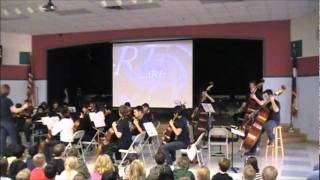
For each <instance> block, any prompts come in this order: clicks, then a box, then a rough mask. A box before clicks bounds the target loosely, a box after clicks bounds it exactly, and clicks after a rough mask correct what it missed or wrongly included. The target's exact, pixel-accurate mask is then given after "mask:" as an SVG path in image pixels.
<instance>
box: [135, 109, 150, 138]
mask: <svg viewBox="0 0 320 180" xmlns="http://www.w3.org/2000/svg"><path fill="white" fill-rule="evenodd" d="M146 122H151V120H150V119H148V117H147V116H146V115H145V114H144V112H143V108H142V106H137V107H135V108H134V109H133V126H132V133H133V135H138V134H139V133H142V132H144V131H145V128H144V126H143V124H144V123H146Z"/></svg>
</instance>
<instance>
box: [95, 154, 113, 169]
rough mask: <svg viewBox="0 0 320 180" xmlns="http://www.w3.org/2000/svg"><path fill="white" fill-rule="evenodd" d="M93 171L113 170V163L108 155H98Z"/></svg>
mask: <svg viewBox="0 0 320 180" xmlns="http://www.w3.org/2000/svg"><path fill="white" fill-rule="evenodd" d="M94 171H96V172H98V173H100V174H103V173H104V172H111V171H113V163H112V160H111V158H110V156H109V155H106V154H103V155H99V156H98V158H97V160H96V162H95V164H94Z"/></svg>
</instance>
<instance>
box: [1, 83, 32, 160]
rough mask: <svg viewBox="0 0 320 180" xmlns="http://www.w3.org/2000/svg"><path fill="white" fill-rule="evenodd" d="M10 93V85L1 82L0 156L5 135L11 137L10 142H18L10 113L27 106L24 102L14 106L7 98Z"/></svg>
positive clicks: (5, 138)
mask: <svg viewBox="0 0 320 180" xmlns="http://www.w3.org/2000/svg"><path fill="white" fill-rule="evenodd" d="M9 93H10V86H9V85H7V84H3V85H2V86H1V87H0V156H1V155H3V154H4V150H5V148H6V147H7V137H8V136H9V137H10V138H11V143H12V144H17V143H18V133H17V130H16V128H15V125H14V122H13V118H12V113H20V112H22V111H23V110H25V109H27V108H28V104H27V103H25V104H24V105H23V106H22V107H20V108H16V107H15V106H14V104H13V102H12V101H11V99H9V98H8V95H9Z"/></svg>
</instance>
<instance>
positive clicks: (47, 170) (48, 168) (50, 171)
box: [44, 163, 57, 179]
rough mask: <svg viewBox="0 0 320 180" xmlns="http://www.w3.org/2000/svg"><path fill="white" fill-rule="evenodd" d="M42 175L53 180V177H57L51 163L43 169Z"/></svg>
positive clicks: (54, 167)
mask: <svg viewBox="0 0 320 180" xmlns="http://www.w3.org/2000/svg"><path fill="white" fill-rule="evenodd" d="M44 175H45V176H46V177H47V178H48V179H55V177H56V175H57V169H56V166H55V165H53V164H51V163H49V164H47V165H46V167H45V168H44Z"/></svg>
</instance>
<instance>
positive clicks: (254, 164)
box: [245, 156, 260, 173]
mask: <svg viewBox="0 0 320 180" xmlns="http://www.w3.org/2000/svg"><path fill="white" fill-rule="evenodd" d="M246 165H251V166H252V167H253V169H254V170H255V171H256V172H257V173H258V172H259V171H260V169H259V166H258V160H257V158H256V157H254V156H248V157H247V159H246V163H245V166H246Z"/></svg>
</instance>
